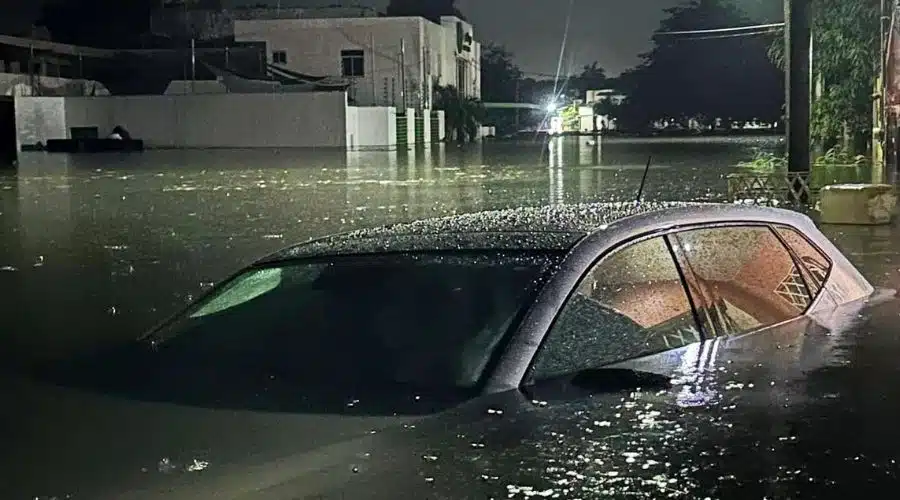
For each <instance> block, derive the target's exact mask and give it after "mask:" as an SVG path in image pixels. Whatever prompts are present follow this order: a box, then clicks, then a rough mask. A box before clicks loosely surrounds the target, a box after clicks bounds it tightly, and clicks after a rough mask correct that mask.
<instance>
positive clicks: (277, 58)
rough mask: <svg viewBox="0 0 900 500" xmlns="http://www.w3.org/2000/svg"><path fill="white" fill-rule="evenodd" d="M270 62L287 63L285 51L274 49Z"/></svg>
mask: <svg viewBox="0 0 900 500" xmlns="http://www.w3.org/2000/svg"><path fill="white" fill-rule="evenodd" d="M272 62H273V63H275V64H287V51H284V50H276V51H275V52H272Z"/></svg>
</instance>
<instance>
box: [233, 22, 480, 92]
mask: <svg viewBox="0 0 900 500" xmlns="http://www.w3.org/2000/svg"><path fill="white" fill-rule="evenodd" d="M234 36H235V41H237V42H265V43H266V52H267V54H268V60H269V61H268V62H269V63H270V64H272V65H274V66H276V67H280V68H284V69H285V70H288V71H291V72H295V73H300V74H305V75H312V76H342V77H345V78H348V79H350V80H351V81H352V82H353V83H352V86H351V88H350V90H349V96H348V97H349V100H350V103H351V104H352V105H355V106H391V107H397V108H399V109H406V108H417V109H422V108H426V109H428V108H431V104H432V103H431V101H432V95H433V92H432V89H433V88H434V86H435V85H453V86H455V87H457V88H458V89H459V90H460V92H461V93H462V94H464V95H466V96H469V97H475V98H480V97H481V81H480V79H481V44H479V43H478V42H476V41H475V39H474V34H473V30H472V25H471V24H469V23H467V22H465V21H462V20H460V19H458V18H456V17H443V18H441V23H440V24H437V23H433V22H431V21H428V20H426V19H424V18H421V17H358V18H329V19H254V20H241V19H236V20H235V21H234ZM401 68H403V69H404V70H401Z"/></svg>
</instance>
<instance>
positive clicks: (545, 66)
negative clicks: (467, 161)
mask: <svg viewBox="0 0 900 500" xmlns="http://www.w3.org/2000/svg"><path fill="white" fill-rule="evenodd" d="M238 1H240V0H228V3H235V2H238ZM248 1H249V3H254V4H256V3H263V2H265V1H268V2H269V3H271V4H273V5H274V4H275V3H276V2H277V0H252V1H250V0H248ZM679 2H680V0H575V7H574V12H573V16H572V25H571V28H570V31H569V43H568V50H567V51H566V56H565V57H564V58H563V63H564V64H563V72H564V73H566V72H567V71H569V70H572V71H577V70H578V69H580V68H581V66H583V65H585V64H590V63H591V62H593V61H597V62H598V63H599V64H600V66H602V67H603V68H605V69H606V70H607V72H608V73H609V74H610V75H616V74H618V73H619V72H621V71H622V70H625V69H628V68H629V67H631V66H634V65H635V64H636V63H637V62H638V57H637V55H638V54H640V53H641V52H643V51H645V50H646V49H647V48H649V44H650V35H651V33H652V32H653V30H655V29H656V28H657V26H658V23H659V21H660V19H661V17H662V16H663V15H664V14H663V9H664V8H667V7H671V6H673V5H676V4H678V3H679ZM38 3H39V2H37V1H35V0H0V9H2V11H3V15H2V16H0V18H3V19H0V31H2V32H9V31H10V30H13V29H15V30H21V29H23V23H24V26H27V25H28V21H27V20H28V19H29V18H31V17H32V16H34V15H35V13H36V11H37V6H36V5H37V4H38ZM244 3H247V2H244ZM281 3H282V6H285V7H286V6H292V5H294V6H317V5H329V4H335V3H338V2H336V1H334V0H327V1H325V0H282V2H281ZM343 3H345V4H356V5H371V6H374V7H377V8H379V9H380V8H383V7H384V5H386V4H387V0H348V1H345V2H343ZM457 3H458V6H459V8H460V10H462V11H463V12H464V13H465V14H466V16H467V17H468V18H469V19H470V20H471V21H472V24H474V25H475V31H476V36H477V37H478V38H479V39H480V40H481V41H482V42H484V41H492V42H496V43H500V44H502V45H505V46H506V47H507V48H508V49H510V50H511V51H512V52H513V53H514V54H515V56H516V62H517V63H518V64H519V66H520V67H521V68H522V70H523V71H525V72H526V73H533V74H531V75H527V76H533V77H538V78H539V77H540V75H538V74H554V73H555V72H556V66H557V61H558V60H559V51H560V45H561V43H562V35H563V32H564V30H565V22H566V12H567V10H568V5H569V0H458V2H457ZM763 4H764V5H763ZM773 4H774V5H775V6H776V7H777V4H778V0H742V1H741V5H742V6H745V7H747V8H748V9H749V10H750V11H752V12H750V14H755V17H757V18H772V17H773V10H772V8H771V6H772V5H773ZM761 5H762V6H761ZM764 8H765V10H767V11H768V12H767V13H766V14H760V12H761V10H763V9H764ZM774 12H775V13H777V9H776V10H775V11H774Z"/></svg>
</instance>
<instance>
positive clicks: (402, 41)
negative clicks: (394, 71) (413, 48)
mask: <svg viewBox="0 0 900 500" xmlns="http://www.w3.org/2000/svg"><path fill="white" fill-rule="evenodd" d="M400 104H402V105H403V113H404V114H405V113H406V108H407V107H408V106H407V105H406V40H405V39H403V38H401V39H400Z"/></svg>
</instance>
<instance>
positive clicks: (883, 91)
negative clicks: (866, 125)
mask: <svg viewBox="0 0 900 500" xmlns="http://www.w3.org/2000/svg"><path fill="white" fill-rule="evenodd" d="M891 3H893V2H892V0H881V15H880V17H879V22H878V28H879V30H880V33H879V34H880V35H881V43H880V44H879V54H878V59H879V62H878V78H877V79H876V80H875V88H874V89H873V91H872V182H873V183H875V184H881V183H883V182H885V179H886V170H887V169H886V166H887V163H886V159H887V155H886V154H885V153H886V151H887V137H888V134H887V114H886V111H887V106H886V100H887V54H888V30H889V29H891V14H892V12H893V8H892V7H893V6H892V5H891Z"/></svg>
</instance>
